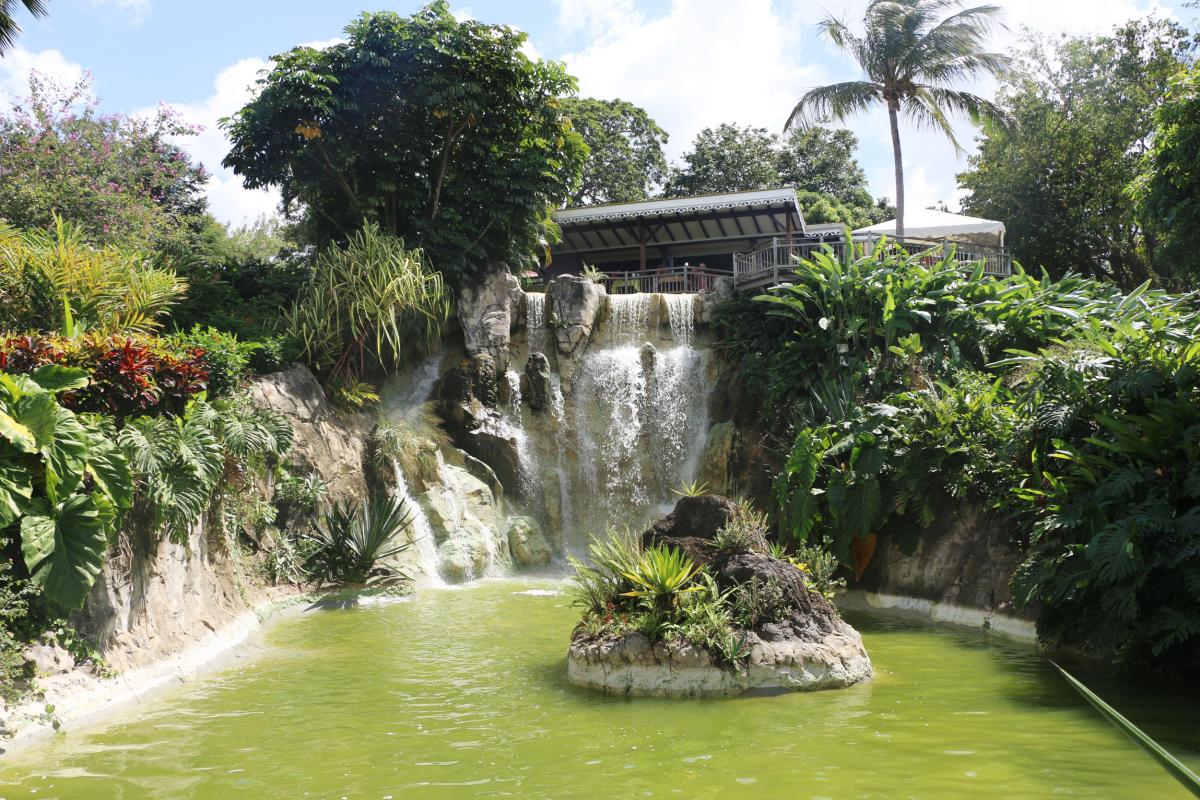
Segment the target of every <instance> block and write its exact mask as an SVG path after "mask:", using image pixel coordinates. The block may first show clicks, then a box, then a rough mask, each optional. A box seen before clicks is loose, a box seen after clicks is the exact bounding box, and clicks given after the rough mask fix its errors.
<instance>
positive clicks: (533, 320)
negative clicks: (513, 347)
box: [525, 292, 550, 353]
mask: <svg viewBox="0 0 1200 800" xmlns="http://www.w3.org/2000/svg"><path fill="white" fill-rule="evenodd" d="M525 301H526V305H525V340H526V343H527V344H528V347H529V352H531V353H535V352H543V353H544V352H546V350H547V348H549V346H550V328H549V327H547V325H546V295H545V294H543V293H541V292H527V293H526V294H525Z"/></svg>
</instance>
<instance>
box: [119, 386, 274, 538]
mask: <svg viewBox="0 0 1200 800" xmlns="http://www.w3.org/2000/svg"><path fill="white" fill-rule="evenodd" d="M116 438H117V441H118V443H119V444H120V447H121V450H122V451H123V452H124V453H125V455H126V457H127V458H128V460H129V463H130V465H131V466H132V468H133V473H134V475H135V476H136V478H137V484H136V485H137V493H138V497H139V498H140V499H141V500H142V501H144V502H143V503H139V507H140V508H141V510H142V513H146V514H149V515H150V518H151V520H152V521H153V522H154V524H156V525H157V524H164V523H165V524H166V525H167V527H168V529H169V531H170V532H171V533H172V534H173V535H176V536H182V535H185V534H186V532H187V526H188V525H189V524H190V523H192V522H194V521H196V520H197V519H199V518H200V516H201V515H202V514H204V512H205V511H206V510H207V509H208V507H209V505H210V504H211V503H212V500H213V493H214V491H215V489H216V487H217V484H218V481H219V480H220V478H221V477H222V476H223V475H225V474H226V473H228V472H230V471H234V472H238V471H241V470H242V469H243V468H244V467H245V466H246V465H248V464H250V463H252V462H254V461H255V460H257V459H266V458H277V457H279V456H281V455H282V454H284V453H286V452H287V450H288V449H289V448H290V447H291V444H292V430H291V423H289V422H288V420H287V418H286V417H284V416H282V415H281V414H278V413H276V412H273V411H270V410H268V409H264V408H259V407H257V406H254V405H253V404H252V403H250V402H249V401H248V400H247V399H246V398H244V397H233V398H226V399H222V400H217V401H215V402H214V403H212V404H210V403H208V402H205V401H202V400H193V401H191V402H190V403H189V404H188V406H187V408H186V409H185V410H184V413H183V414H182V415H180V416H179V417H176V418H169V417H148V416H143V417H136V418H134V419H131V420H129V422H128V424H126V425H125V427H124V428H122V429H121V431H120V432H119V433H118V434H117V437H116Z"/></svg>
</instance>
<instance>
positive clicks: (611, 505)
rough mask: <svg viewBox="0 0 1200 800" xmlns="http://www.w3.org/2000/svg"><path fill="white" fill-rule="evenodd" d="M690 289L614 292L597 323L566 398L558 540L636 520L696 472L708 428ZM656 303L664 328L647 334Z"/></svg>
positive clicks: (571, 544)
mask: <svg viewBox="0 0 1200 800" xmlns="http://www.w3.org/2000/svg"><path fill="white" fill-rule="evenodd" d="M693 301H694V297H693V296H692V295H676V296H670V295H648V294H631V295H613V296H610V297H609V298H608V304H609V305H608V313H607V317H606V320H605V322H604V325H603V329H602V330H601V331H600V333H599V335H598V336H597V337H596V339H595V340H594V341H593V343H592V345H591V346H590V348H589V350H588V352H587V354H586V355H585V356H584V358H583V361H582V363H581V365H580V368H579V372H578V375H577V377H576V379H575V382H574V385H573V387H572V391H571V392H570V393H569V394H568V395H567V396H566V397H565V398H564V406H563V410H562V422H563V426H562V429H561V431H560V433H561V437H560V442H561V443H562V444H561V446H560V456H559V469H560V475H561V476H562V477H563V478H564V479H565V483H566V491H565V492H564V495H565V497H566V498H569V504H568V503H563V505H562V528H563V531H562V533H563V540H564V543H565V544H566V545H567V547H568V548H570V549H574V550H577V551H578V550H582V549H584V548H585V546H586V544H587V542H588V541H589V539H590V538H591V537H592V536H595V535H602V534H603V532H604V531H605V529H607V528H608V527H611V526H614V525H632V526H636V525H640V524H642V523H643V522H644V521H645V520H646V519H647V517H648V516H649V515H650V514H651V513H653V512H658V511H660V510H661V507H662V506H664V505H666V504H669V503H670V502H671V500H672V495H671V490H672V489H674V488H676V487H678V486H679V485H680V484H681V483H684V482H686V481H687V480H689V479H690V478H691V477H693V475H694V473H695V469H696V462H697V461H698V458H699V453H700V450H701V449H702V447H703V440H704V434H705V432H706V428H707V405H708V386H707V385H706V381H705V359H704V353H703V351H701V350H698V349H696V348H695V347H694V346H693V344H694V338H695V329H694V326H695V320H694V317H693V315H692V310H691V309H692V303H693ZM656 303H662V307H663V308H665V312H666V316H667V319H668V321H669V323H670V330H671V336H670V339H667V340H659V341H658V343H657V345H656V344H655V343H654V342H653V341H648V340H653V339H654V338H656V335H657V331H656V330H652V325H651V323H652V321H653V318H654V317H655V313H654V312H655V308H656Z"/></svg>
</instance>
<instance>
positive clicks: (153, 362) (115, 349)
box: [0, 336, 209, 420]
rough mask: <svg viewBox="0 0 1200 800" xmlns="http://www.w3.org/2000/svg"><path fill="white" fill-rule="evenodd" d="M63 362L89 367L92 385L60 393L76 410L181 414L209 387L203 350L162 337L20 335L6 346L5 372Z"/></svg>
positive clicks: (0, 362) (2, 355)
mask: <svg viewBox="0 0 1200 800" xmlns="http://www.w3.org/2000/svg"><path fill="white" fill-rule="evenodd" d="M49 364H57V365H63V366H70V367H76V368H79V369H82V370H85V374H86V375H87V376H88V378H89V380H88V381H87V383H86V385H83V386H80V387H78V388H75V389H72V390H70V391H68V392H65V393H63V394H62V395H60V400H61V402H62V404H63V405H64V406H66V407H67V408H70V409H72V410H75V411H94V412H99V413H105V414H111V415H113V416H115V417H117V418H118V420H120V419H123V418H124V417H126V416H128V415H132V414H143V413H150V412H168V413H179V412H181V411H182V410H183V408H184V407H185V406H186V405H187V402H188V401H189V400H190V399H191V398H193V397H195V396H196V395H197V394H199V393H200V392H202V391H204V390H205V388H206V387H207V385H208V380H209V374H208V371H207V369H206V368H205V364H204V360H203V353H202V352H201V351H200V350H199V349H197V348H192V349H186V350H179V349H176V348H174V347H172V346H170V345H169V344H166V343H164V342H163V341H161V340H158V339H152V338H143V339H133V338H124V337H109V338H99V337H93V336H84V337H80V338H75V339H66V338H62V337H36V336H20V337H15V338H9V339H7V340H5V341H4V343H3V346H2V347H0V370H4V371H6V372H10V373H30V372H32V371H34V370H36V369H38V368H39V367H42V366H45V365H49Z"/></svg>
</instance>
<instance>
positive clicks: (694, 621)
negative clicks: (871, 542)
mask: <svg viewBox="0 0 1200 800" xmlns="http://www.w3.org/2000/svg"><path fill="white" fill-rule="evenodd" d="M765 530H766V524H765V520H764V519H763V518H762V516H761V515H759V514H757V513H755V512H754V511H753V510H752V509H750V508H748V507H746V506H743V505H738V504H736V503H734V502H733V501H731V500H729V499H727V498H724V497H719V496H715V495H698V496H684V497H681V498H680V499H679V502H678V503H677V504H676V506H675V509H674V511H673V512H672V513H671V514H670V515H668V516H667V517H666V518H664V519H662V520H659V521H658V522H656V523H655V524H654V525H653V526H651V528H650V529H649V530H647V531H646V532H645V533H643V534H642V535H641V536H640V537H638V536H637V535H629V534H625V535H622V534H619V533H614V534H612V535H610V537H609V538H608V540H607V541H602V542H599V543H597V544H595V545H593V546H592V549H591V554H590V558H589V560H588V562H587V563H583V562H576V563H575V568H576V575H575V582H576V584H577V587H578V595H579V600H580V603H581V605H583V606H584V607H585V611H584V615H583V618H582V619H581V620H580V622H579V624H578V625H577V626H576V628H575V631H574V633H573V634H572V637H571V646H570V650H569V653H568V657H567V674H568V679H569V680H570V682H571V683H573V684H575V685H577V686H584V687H590V688H595V689H601V690H604V691H606V692H609V693H612V694H627V695H653V696H680V697H688V696H703V695H733V694H742V693H744V692H748V691H785V690H800V691H805V690H813V689H831V688H840V687H845V686H850V685H852V684H855V683H859V682H860V681H864V680H867V679H868V678H870V677H871V659H870V658H869V657H868V656H867V651H866V648H865V647H864V646H863V642H862V637H861V636H859V634H858V631H856V630H854V628H852V627H851V626H850V625H849V624H847V623H846V622H845V621H844V620H843V619H842V618H841V615H840V614H838V611H837V609H836V608H834V606H833V605H832V603H830V601H829V599H828V597H827V596H826V595H827V593H828V590H829V586H828V582H829V573H830V572H831V571H832V569H831V566H832V562H831V560H825V559H828V555H827V554H824V553H821V552H820V551H815V550H814V551H811V552H804V551H801V552H799V553H795V554H785V553H783V552H782V551H781V550H779V549H778V548H774V547H771V546H769V545H768V543H767V540H766V538H765V536H764V534H765ZM806 557H809V558H810V561H812V562H814V563H809V561H805V560H804V559H805V558H806Z"/></svg>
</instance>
